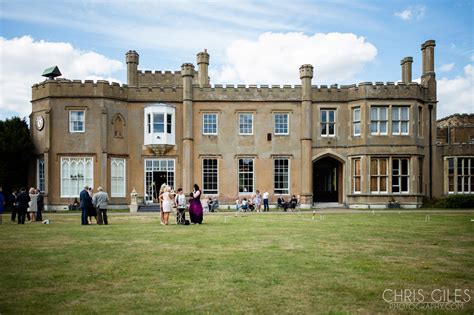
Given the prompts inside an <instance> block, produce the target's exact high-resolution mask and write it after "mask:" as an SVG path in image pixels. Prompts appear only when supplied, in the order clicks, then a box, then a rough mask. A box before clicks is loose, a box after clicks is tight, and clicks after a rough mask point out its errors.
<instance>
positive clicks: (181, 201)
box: [174, 188, 186, 224]
mask: <svg viewBox="0 0 474 315" xmlns="http://www.w3.org/2000/svg"><path fill="white" fill-rule="evenodd" d="M174 203H175V205H176V210H177V212H178V213H177V214H176V223H177V224H184V222H185V220H186V216H185V213H184V211H185V209H186V196H185V195H184V193H183V189H182V188H178V193H177V194H176V197H175V198H174Z"/></svg>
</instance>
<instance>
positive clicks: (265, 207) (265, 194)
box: [263, 191, 270, 212]
mask: <svg viewBox="0 0 474 315" xmlns="http://www.w3.org/2000/svg"><path fill="white" fill-rule="evenodd" d="M269 210H270V208H269V207H268V191H265V192H264V193H263V211H264V212H265V211H269Z"/></svg>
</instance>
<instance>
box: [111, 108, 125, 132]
mask: <svg viewBox="0 0 474 315" xmlns="http://www.w3.org/2000/svg"><path fill="white" fill-rule="evenodd" d="M112 125H113V126H114V137H115V138H123V130H124V126H125V118H123V116H122V114H115V115H114V117H113V118H112Z"/></svg>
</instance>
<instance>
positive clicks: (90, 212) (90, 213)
mask: <svg viewBox="0 0 474 315" xmlns="http://www.w3.org/2000/svg"><path fill="white" fill-rule="evenodd" d="M87 192H88V193H89V196H91V200H92V197H93V196H94V189H93V188H92V187H89V190H88V191H87ZM87 216H88V217H89V224H92V217H94V218H95V223H96V224H98V223H99V222H98V221H97V209H96V208H95V207H94V205H93V204H92V201H91V202H89V205H88V206H87Z"/></svg>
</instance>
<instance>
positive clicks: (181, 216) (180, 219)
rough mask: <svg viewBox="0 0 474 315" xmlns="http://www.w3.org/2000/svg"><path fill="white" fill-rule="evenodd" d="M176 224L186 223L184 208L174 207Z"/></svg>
mask: <svg viewBox="0 0 474 315" xmlns="http://www.w3.org/2000/svg"><path fill="white" fill-rule="evenodd" d="M176 224H186V208H185V207H177V208H176Z"/></svg>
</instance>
